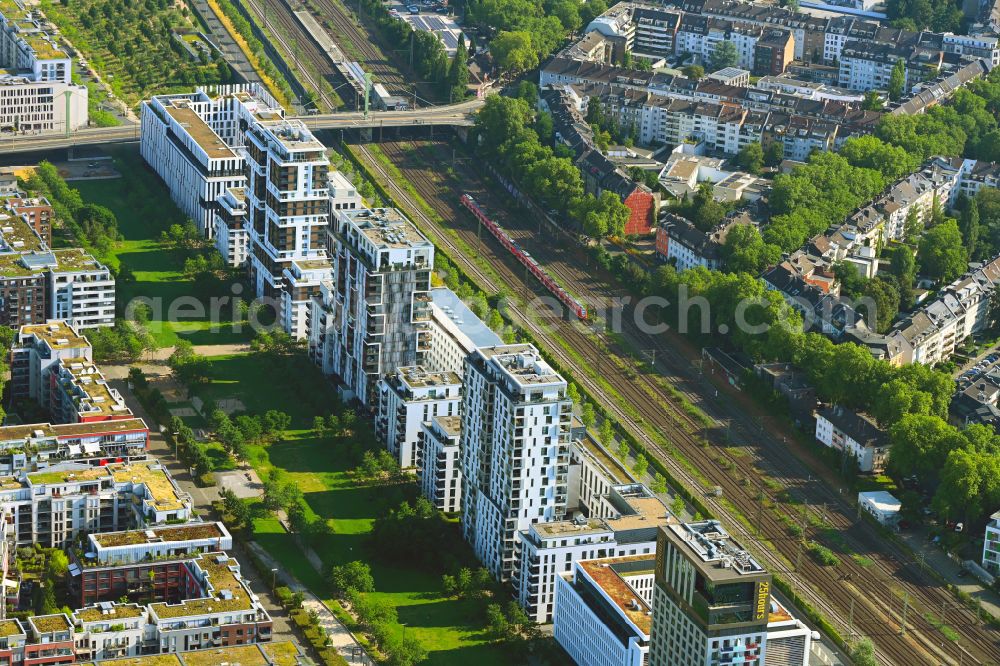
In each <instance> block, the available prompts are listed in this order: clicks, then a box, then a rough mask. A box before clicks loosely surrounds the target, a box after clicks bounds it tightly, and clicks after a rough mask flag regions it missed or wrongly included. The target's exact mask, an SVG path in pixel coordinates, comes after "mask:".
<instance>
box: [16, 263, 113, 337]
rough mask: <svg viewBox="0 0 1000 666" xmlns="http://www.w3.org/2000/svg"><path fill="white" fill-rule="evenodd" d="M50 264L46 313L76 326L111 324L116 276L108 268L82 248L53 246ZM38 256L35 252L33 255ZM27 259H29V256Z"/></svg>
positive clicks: (86, 326)
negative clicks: (55, 247) (54, 247)
mask: <svg viewBox="0 0 1000 666" xmlns="http://www.w3.org/2000/svg"><path fill="white" fill-rule="evenodd" d="M50 254H51V256H52V258H53V260H52V262H51V264H50V265H49V274H48V279H47V280H46V287H47V288H48V292H49V293H48V294H47V297H48V307H49V317H51V318H52V319H62V320H65V321H66V322H67V323H68V324H69V325H70V326H72V327H74V328H76V329H77V330H85V329H88V328H96V327H98V326H114V323H115V278H114V276H112V275H111V270H110V269H109V268H108V267H107V266H105V265H104V264H102V263H101V262H99V261H98V260H97V259H95V258H94V257H93V255H91V254H88V253H87V252H85V251H83V250H81V249H65V250H53V251H52V252H51V253H50ZM41 256H47V255H38V256H36V257H35V259H38V258H39V257H41ZM29 260H30V259H29Z"/></svg>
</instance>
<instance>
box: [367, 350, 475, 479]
mask: <svg viewBox="0 0 1000 666" xmlns="http://www.w3.org/2000/svg"><path fill="white" fill-rule="evenodd" d="M461 399H462V378H461V377H459V376H458V375H457V374H456V373H454V372H447V371H445V372H428V371H427V370H426V369H425V368H423V367H422V366H410V367H407V368H399V369H397V370H396V372H394V373H392V374H390V375H388V376H387V377H383V378H382V379H380V380H379V382H378V412H377V414H376V416H375V434H376V435H377V436H378V438H379V439H380V440H382V442H384V443H385V445H386V447H387V448H388V449H389V453H391V454H393V455H394V456H395V457H396V460H397V461H399V466H400V467H402V468H404V469H405V468H408V467H415V466H416V465H417V459H418V458H419V456H420V451H419V442H420V431H421V425H422V424H424V423H426V422H428V421H431V420H432V419H434V418H435V417H438V416H458V410H459V408H460V407H461V404H460V403H461Z"/></svg>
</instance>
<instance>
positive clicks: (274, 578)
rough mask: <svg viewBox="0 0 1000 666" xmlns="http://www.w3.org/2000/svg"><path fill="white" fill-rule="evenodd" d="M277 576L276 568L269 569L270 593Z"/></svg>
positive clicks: (272, 591)
mask: <svg viewBox="0 0 1000 666" xmlns="http://www.w3.org/2000/svg"><path fill="white" fill-rule="evenodd" d="M277 576H278V570H277V569H271V594H274V584H275V580H276V578H277Z"/></svg>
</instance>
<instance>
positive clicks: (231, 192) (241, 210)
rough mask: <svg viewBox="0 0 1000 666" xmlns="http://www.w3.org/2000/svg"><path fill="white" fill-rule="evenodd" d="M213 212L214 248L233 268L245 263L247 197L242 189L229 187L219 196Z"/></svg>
mask: <svg viewBox="0 0 1000 666" xmlns="http://www.w3.org/2000/svg"><path fill="white" fill-rule="evenodd" d="M215 202H216V208H215V210H214V211H213V213H214V214H213V217H212V220H213V223H214V226H215V229H214V232H213V233H214V235H215V248H216V249H217V250H218V251H219V254H221V255H222V258H223V259H225V260H226V265H227V266H233V267H234V268H238V267H242V266H246V263H247V245H248V243H247V229H246V217H247V195H246V191H245V189H244V188H242V187H230V188H229V189H227V190H226V191H225V192H223V193H222V194H220V195H219V196H218V197H217V198H216V200H215Z"/></svg>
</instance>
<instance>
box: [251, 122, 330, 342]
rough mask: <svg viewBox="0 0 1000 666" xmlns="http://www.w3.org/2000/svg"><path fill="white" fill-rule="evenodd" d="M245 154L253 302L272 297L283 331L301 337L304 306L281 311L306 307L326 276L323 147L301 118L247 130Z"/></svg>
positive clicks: (326, 161)
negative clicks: (296, 304)
mask: <svg viewBox="0 0 1000 666" xmlns="http://www.w3.org/2000/svg"><path fill="white" fill-rule="evenodd" d="M245 155H246V163H247V189H246V198H247V211H248V214H247V221H246V225H247V232H248V234H249V242H250V249H249V253H248V262H247V267H248V271H249V275H250V283H251V284H252V285H253V286H254V290H255V293H256V296H257V297H258V298H268V299H273V302H274V306H275V308H276V309H277V310H278V314H279V321H283V322H284V324H285V330H286V331H287V332H288V333H290V334H291V335H292V336H294V337H296V338H304V337H305V336H306V334H307V331H306V325H305V312H306V310H305V307H302V308H296V311H295V312H292V311H289V308H291V306H292V304H293V303H298V304H304V303H306V302H308V301H309V300H310V299H311V298H312V295H313V294H314V293H317V292H318V291H319V286H320V284H321V283H322V282H323V280H324V279H329V278H330V277H332V273H330V272H329V268H328V267H326V268H324V265H323V264H324V263H325V262H326V258H327V255H326V234H327V230H326V228H327V224H328V222H329V209H330V202H329V189H328V186H327V183H328V180H329V178H328V176H329V171H330V160H329V158H328V157H327V156H326V147H325V146H324V145H323V144H322V143H320V142H319V141H318V140H317V139H316V138H315V137H313V135H312V134H311V133H310V132H309V130H308V129H307V128H306V126H305V125H304V124H303V123H302V122H301V121H297V120H295V121H293V120H276V121H266V122H256V123H253V124H252V125H250V127H249V128H248V129H247V132H246V148H245ZM293 263H295V264H298V265H297V266H296V267H293V266H292V264H293ZM324 272H325V273H326V274H325V276H324V275H322V273H324Z"/></svg>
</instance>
